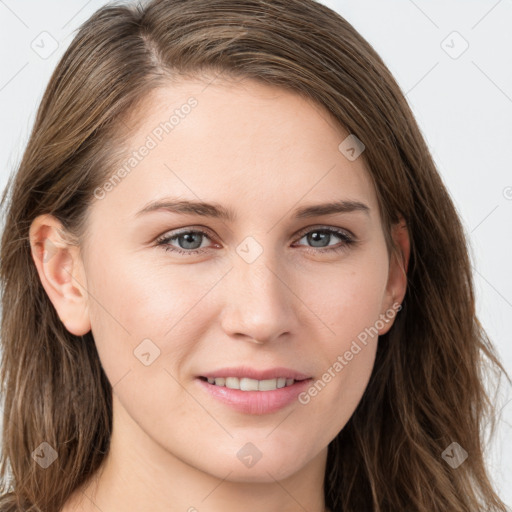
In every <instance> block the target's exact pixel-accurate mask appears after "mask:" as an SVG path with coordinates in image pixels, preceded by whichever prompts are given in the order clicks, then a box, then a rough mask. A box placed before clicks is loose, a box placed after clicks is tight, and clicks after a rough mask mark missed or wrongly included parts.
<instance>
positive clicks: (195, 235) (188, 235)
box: [180, 233, 202, 249]
mask: <svg viewBox="0 0 512 512" xmlns="http://www.w3.org/2000/svg"><path fill="white" fill-rule="evenodd" d="M201 236H202V235H201V233H186V234H184V235H181V238H182V239H185V240H186V241H185V243H184V244H180V245H181V247H182V249H198V248H199V247H201V241H200V240H199V245H198V246H197V247H190V246H189V244H192V245H194V238H196V239H197V238H199V239H200V237H201ZM196 242H197V240H196Z"/></svg>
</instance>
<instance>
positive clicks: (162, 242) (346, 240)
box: [156, 227, 356, 255]
mask: <svg viewBox="0 0 512 512" xmlns="http://www.w3.org/2000/svg"><path fill="white" fill-rule="evenodd" d="M317 232H320V233H328V234H331V235H336V236H337V237H339V238H341V239H342V241H343V245H340V246H337V247H328V248H315V247H309V250H308V252H314V253H318V252H320V253H326V252H329V253H330V252H333V253H337V252H341V251H345V250H346V249H348V248H349V247H350V246H351V245H354V244H355V243H356V240H355V238H353V237H352V236H350V235H348V234H347V233H346V232H345V231H342V230H339V229H335V228H328V227H319V228H314V229H310V230H309V231H305V232H302V233H301V234H300V236H299V238H298V240H300V239H302V238H304V236H306V235H308V234H310V233H317ZM191 233H199V234H201V235H204V236H206V237H207V238H210V236H209V235H208V233H207V232H206V231H203V230H201V229H194V230H192V229H191V230H187V231H181V232H180V233H177V234H175V235H172V236H165V237H160V238H158V239H157V240H156V244H157V246H159V247H162V248H163V249H164V250H165V251H166V252H167V251H170V252H174V253H178V254H182V255H194V254H200V253H203V252H205V250H206V249H205V248H203V249H190V250H185V249H181V248H179V247H174V246H171V245H169V242H171V241H172V240H177V239H178V238H179V237H180V236H183V235H187V234H191ZM315 249H316V250H315Z"/></svg>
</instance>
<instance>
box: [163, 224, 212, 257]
mask: <svg viewBox="0 0 512 512" xmlns="http://www.w3.org/2000/svg"><path fill="white" fill-rule="evenodd" d="M205 237H206V238H210V237H209V236H208V233H206V232H205V231H201V230H188V231H181V232H180V233H177V234H175V235H172V236H165V237H161V238H158V239H157V240H156V244H157V245H159V246H162V247H163V248H164V249H165V250H166V251H171V252H176V253H178V254H199V253H202V252H205V251H204V249H203V248H202V247H201V246H202V240H203V238H205ZM174 240H176V241H178V245H179V246H180V247H175V246H173V245H170V242H172V241H174ZM198 242H199V245H198Z"/></svg>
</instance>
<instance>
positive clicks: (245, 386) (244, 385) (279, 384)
mask: <svg viewBox="0 0 512 512" xmlns="http://www.w3.org/2000/svg"><path fill="white" fill-rule="evenodd" d="M208 382H209V383H210V384H215V385H216V386H225V387H227V388H230V389H239V390H241V391H273V390H274V389H280V388H284V387H287V386H291V385H292V384H293V383H294V382H295V380H294V379H287V378H286V377H279V378H277V379H266V380H256V379H249V378H247V377H242V378H241V379H239V378H238V377H225V378H224V377H216V378H211V377H209V378H208Z"/></svg>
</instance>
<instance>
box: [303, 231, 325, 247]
mask: <svg viewBox="0 0 512 512" xmlns="http://www.w3.org/2000/svg"><path fill="white" fill-rule="evenodd" d="M329 236H330V234H329V233H323V232H321V231H313V232H312V233H311V234H310V235H309V236H308V238H309V240H308V241H309V242H313V246H314V247H326V245H328V244H327V242H328V238H329ZM318 241H320V242H322V241H323V242H325V243H323V244H322V243H321V244H320V245H314V244H315V243H316V242H318Z"/></svg>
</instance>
